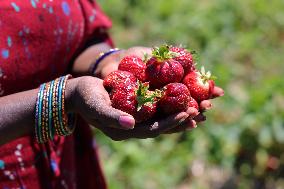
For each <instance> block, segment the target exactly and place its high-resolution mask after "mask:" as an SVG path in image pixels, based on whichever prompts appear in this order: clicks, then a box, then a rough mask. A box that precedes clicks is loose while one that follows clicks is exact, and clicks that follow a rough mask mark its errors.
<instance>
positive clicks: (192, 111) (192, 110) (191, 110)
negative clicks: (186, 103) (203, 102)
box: [186, 107, 199, 119]
mask: <svg viewBox="0 0 284 189" xmlns="http://www.w3.org/2000/svg"><path fill="white" fill-rule="evenodd" d="M186 113H187V114H188V118H187V119H192V118H194V117H195V116H197V115H198V114H199V112H198V110H197V109H196V108H193V107H189V108H188V109H187V110H186Z"/></svg>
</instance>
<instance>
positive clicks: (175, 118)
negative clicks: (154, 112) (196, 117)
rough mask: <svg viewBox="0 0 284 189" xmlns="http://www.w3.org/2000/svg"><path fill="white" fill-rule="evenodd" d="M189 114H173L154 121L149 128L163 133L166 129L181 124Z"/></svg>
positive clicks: (151, 130)
mask: <svg viewBox="0 0 284 189" xmlns="http://www.w3.org/2000/svg"><path fill="white" fill-rule="evenodd" d="M188 116H189V115H188V114H187V113H186V112H181V113H177V114H173V115H171V116H169V117H167V118H166V119H164V120H161V121H159V122H155V123H153V124H152V125H151V127H150V129H149V130H150V132H154V133H159V134H160V133H163V132H164V131H166V130H169V129H172V128H174V127H176V126H178V125H180V124H181V123H182V122H183V121H185V119H186V118H188Z"/></svg>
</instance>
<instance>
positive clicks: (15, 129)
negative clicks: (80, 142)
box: [0, 79, 78, 145]
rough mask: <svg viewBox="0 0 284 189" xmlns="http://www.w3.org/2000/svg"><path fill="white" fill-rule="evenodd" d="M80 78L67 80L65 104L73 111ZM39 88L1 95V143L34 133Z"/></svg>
mask: <svg viewBox="0 0 284 189" xmlns="http://www.w3.org/2000/svg"><path fill="white" fill-rule="evenodd" d="M77 80H78V79H72V80H69V81H67V85H66V92H65V104H66V110H67V111H73V106H72V100H73V99H72V95H73V91H75V86H76V83H77ZM38 91H39V89H33V90H29V91H24V92H20V93H16V94H12V95H8V96H4V97H0V145H2V144H5V143H7V142H9V141H12V140H14V139H16V138H18V137H21V136H24V135H29V134H33V133H34V125H35V124H34V122H35V121H34V120H35V106H36V101H37V93H38Z"/></svg>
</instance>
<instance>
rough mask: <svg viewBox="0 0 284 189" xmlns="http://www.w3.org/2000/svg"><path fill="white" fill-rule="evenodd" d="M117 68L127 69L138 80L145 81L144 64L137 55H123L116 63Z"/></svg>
mask: <svg viewBox="0 0 284 189" xmlns="http://www.w3.org/2000/svg"><path fill="white" fill-rule="evenodd" d="M118 70H122V71H128V72H130V73H132V74H133V75H134V76H135V77H136V78H137V79H139V80H140V81H142V82H144V81H146V78H145V70H146V64H145V63H144V62H143V60H142V59H141V58H140V57H138V56H135V55H130V56H126V57H124V58H123V59H122V60H121V61H120V63H119V65H118Z"/></svg>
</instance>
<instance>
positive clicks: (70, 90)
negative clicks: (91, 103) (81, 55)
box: [65, 77, 80, 113]
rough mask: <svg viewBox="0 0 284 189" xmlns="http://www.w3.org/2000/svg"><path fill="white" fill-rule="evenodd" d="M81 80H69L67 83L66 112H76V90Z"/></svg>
mask: <svg viewBox="0 0 284 189" xmlns="http://www.w3.org/2000/svg"><path fill="white" fill-rule="evenodd" d="M79 79H80V77H79V78H74V79H69V80H67V83H66V89H65V107H66V110H65V111H66V112H67V113H70V112H76V106H75V104H76V97H75V96H76V88H77V84H78V81H79Z"/></svg>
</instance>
